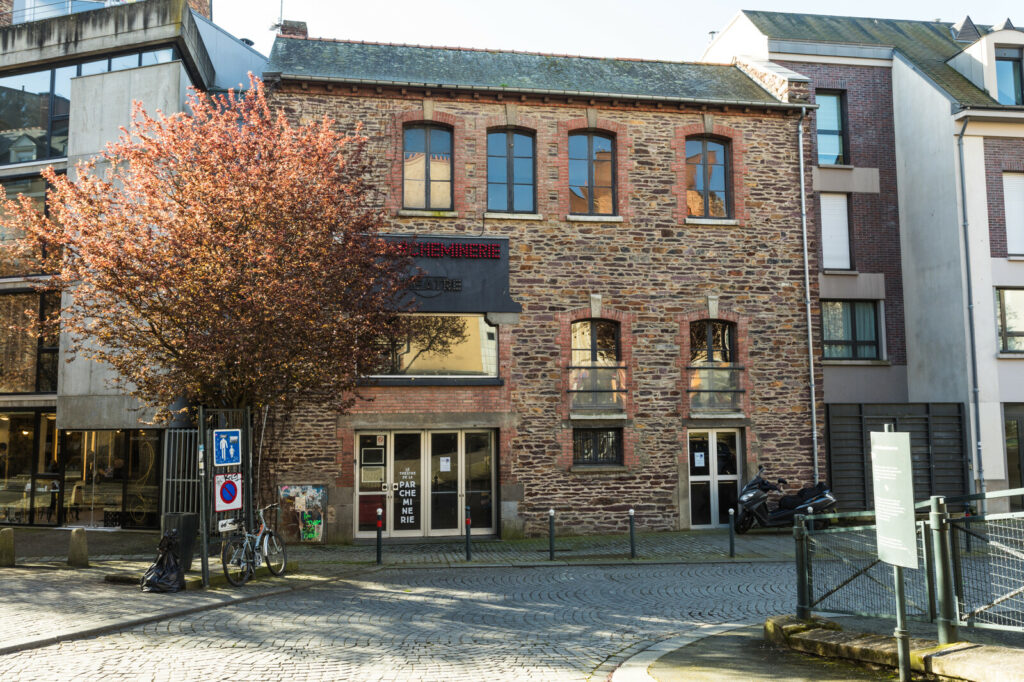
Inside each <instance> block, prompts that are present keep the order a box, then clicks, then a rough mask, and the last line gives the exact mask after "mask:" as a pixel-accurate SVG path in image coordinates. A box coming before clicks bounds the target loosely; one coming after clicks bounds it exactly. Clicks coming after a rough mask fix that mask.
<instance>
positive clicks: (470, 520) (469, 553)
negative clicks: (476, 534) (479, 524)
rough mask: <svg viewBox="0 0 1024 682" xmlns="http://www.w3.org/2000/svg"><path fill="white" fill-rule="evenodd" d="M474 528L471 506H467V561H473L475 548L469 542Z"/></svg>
mask: <svg viewBox="0 0 1024 682" xmlns="http://www.w3.org/2000/svg"><path fill="white" fill-rule="evenodd" d="M472 528H473V517H472V516H471V515H470V513H469V505H468V504H467V505H466V561H472V560H473V546H472V545H471V544H470V542H469V536H470V531H471V530H472Z"/></svg>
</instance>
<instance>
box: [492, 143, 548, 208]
mask: <svg viewBox="0 0 1024 682" xmlns="http://www.w3.org/2000/svg"><path fill="white" fill-rule="evenodd" d="M534 187H535V183H534V143H533V136H532V135H528V134H527V133H524V132H522V131H519V130H500V131H493V132H490V133H487V210H488V211H494V212H500V213H534V212H535V211H536V201H535V198H534V197H535V192H534Z"/></svg>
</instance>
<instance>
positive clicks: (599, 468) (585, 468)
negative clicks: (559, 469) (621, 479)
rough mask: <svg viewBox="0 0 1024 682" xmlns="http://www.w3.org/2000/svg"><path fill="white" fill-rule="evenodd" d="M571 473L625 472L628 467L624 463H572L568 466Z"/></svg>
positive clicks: (627, 470)
mask: <svg viewBox="0 0 1024 682" xmlns="http://www.w3.org/2000/svg"><path fill="white" fill-rule="evenodd" d="M569 473H571V474H627V473H629V469H628V468H627V467H626V466H625V465H624V464H573V465H572V466H571V467H569Z"/></svg>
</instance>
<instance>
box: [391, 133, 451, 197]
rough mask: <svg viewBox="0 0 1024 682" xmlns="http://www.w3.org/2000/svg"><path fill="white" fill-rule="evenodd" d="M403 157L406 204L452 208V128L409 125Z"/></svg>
mask: <svg viewBox="0 0 1024 682" xmlns="http://www.w3.org/2000/svg"><path fill="white" fill-rule="evenodd" d="M402 158H403V164H402V180H403V189H402V205H403V206H404V207H405V208H412V209H424V210H430V211H450V210H452V207H453V204H452V197H453V193H452V131H451V129H449V128H442V127H440V126H436V125H414V126H407V127H406V128H405V135H404V140H403V155H402Z"/></svg>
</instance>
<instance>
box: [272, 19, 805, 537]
mask: <svg viewBox="0 0 1024 682" xmlns="http://www.w3.org/2000/svg"><path fill="white" fill-rule="evenodd" d="M265 77H266V80H267V81H268V82H269V83H270V84H271V87H272V90H273V95H272V101H273V103H274V105H275V106H277V107H280V108H281V109H283V110H284V111H285V112H287V114H288V115H289V116H290V117H291V118H292V119H293V120H295V121H310V120H319V119H320V118H321V117H323V116H328V117H330V118H331V119H334V120H335V121H336V125H337V127H338V128H340V129H343V130H350V129H352V127H353V126H354V125H355V124H356V123H357V122H361V123H362V124H363V125H364V132H365V133H366V134H367V135H368V136H369V137H370V139H371V144H372V147H373V148H374V150H375V154H376V165H375V168H376V171H375V172H376V174H377V178H376V179H377V181H378V183H380V184H381V186H383V187H384V188H385V190H386V192H385V198H384V203H385V208H386V211H387V214H388V217H389V219H390V226H389V228H388V229H389V232H390V233H391V235H392V236H391V238H392V239H394V240H395V241H397V242H400V243H403V244H404V246H403V248H407V249H409V252H410V253H412V254H413V255H414V256H415V257H416V262H417V264H418V265H419V266H420V267H421V268H422V269H423V270H424V271H425V273H426V274H427V276H426V277H425V279H424V281H423V284H422V289H421V290H419V291H417V292H416V293H417V299H418V304H419V307H418V314H422V315H443V316H450V317H458V318H461V322H460V323H459V324H462V325H464V329H465V334H464V340H463V342H462V343H461V344H460V345H459V347H458V348H456V349H455V351H454V352H452V353H451V354H449V355H447V356H440V355H437V354H431V353H430V352H429V348H425V347H424V344H423V342H417V341H414V340H400V341H401V344H400V345H401V351H400V352H399V353H398V355H397V358H396V361H395V363H394V366H393V368H392V371H391V373H389V374H388V375H387V376H377V377H368V378H367V381H366V386H365V387H364V389H363V390H362V391H361V393H362V395H363V397H365V398H368V399H369V400H364V401H360V402H358V403H357V404H356V406H355V408H353V410H352V411H351V413H349V414H347V415H344V416H340V417H339V416H337V415H335V414H334V413H331V412H330V411H328V410H326V409H322V408H320V407H318V406H316V405H306V406H304V407H303V408H302V409H300V410H299V411H298V413H297V414H295V415H294V417H293V419H292V420H291V422H290V424H289V426H288V432H287V434H286V436H285V437H284V438H283V439H282V440H280V441H279V443H278V446H277V448H276V451H275V452H274V453H273V456H272V457H271V462H272V463H271V467H272V470H271V479H272V482H273V483H274V484H277V485H291V484H318V485H323V486H326V488H327V494H328V505H327V507H328V508H327V523H328V537H329V538H330V539H333V540H337V539H347V538H351V537H356V538H358V537H369V536H371V535H372V534H373V532H374V530H375V527H376V510H377V509H378V508H381V509H383V510H384V517H385V520H384V524H385V525H384V528H385V532H386V534H387V535H389V536H396V537H397V536H417V537H419V536H434V535H454V534H459V533H462V532H463V531H464V523H465V521H464V516H465V514H464V513H463V509H464V508H465V507H467V506H468V507H469V510H470V514H471V518H472V525H473V529H474V532H483V533H488V532H490V533H504V534H506V535H509V534H514V533H522V532H525V533H527V534H536V533H538V532H541V531H542V529H546V527H547V519H548V511H549V509H554V510H556V514H557V525H558V527H559V528H563V529H566V530H569V531H571V532H576V533H587V532H598V531H613V530H614V531H621V530H623V529H625V528H626V526H627V523H628V517H627V511H628V510H629V509H630V508H635V510H636V516H637V519H638V525H639V527H640V528H643V529H649V530H669V529H678V528H690V527H694V528H700V527H713V526H718V525H722V524H724V523H725V522H726V520H727V514H726V510H727V508H728V507H730V506H733V505H734V503H735V498H736V494H737V491H738V488H739V486H740V485H741V482H742V481H743V480H744V479H745V478H746V477H749V476H750V475H751V474H752V473H753V472H754V471H756V467H757V465H758V464H764V465H765V466H766V467H767V469H768V472H769V473H770V475H772V476H782V477H786V478H788V479H789V480H790V481H791V483H793V484H796V483H798V482H809V481H811V480H812V479H814V478H815V477H816V476H818V475H819V474H820V473H821V472H819V470H818V460H817V455H816V449H815V448H816V446H817V445H818V439H819V437H820V435H821V433H822V430H823V429H822V425H823V424H822V422H821V419H820V417H821V414H820V413H818V415H817V417H818V423H817V424H816V423H815V416H814V415H815V412H814V410H815V405H814V402H813V400H812V388H811V387H812V382H811V378H812V376H813V374H812V369H811V363H810V358H811V356H812V355H820V352H821V351H820V347H817V346H816V347H815V348H814V349H811V348H809V346H808V344H809V339H811V338H814V339H817V338H819V330H818V319H819V315H818V311H817V310H816V309H815V310H813V311H812V310H810V307H809V306H808V305H806V304H805V300H807V299H810V300H815V301H816V300H817V298H818V293H817V286H818V283H817V279H816V278H812V279H811V280H810V282H809V287H808V285H807V284H805V275H806V272H807V271H806V269H805V268H807V267H809V268H810V272H813V273H816V272H817V271H818V255H817V254H818V248H817V245H816V244H815V243H813V242H812V243H810V245H809V253H808V249H807V245H806V243H805V241H804V239H803V238H802V224H801V198H802V196H801V195H802V186H801V182H800V181H801V177H802V171H801V164H800V150H801V146H800V143H801V141H800V136H799V135H798V131H799V129H800V126H801V125H804V127H805V128H806V127H807V125H808V119H807V118H805V117H804V113H805V109H806V107H807V99H806V97H807V79H806V78H805V77H803V76H800V75H798V74H796V73H794V72H793V71H791V70H789V69H786V68H781V67H778V66H774V65H771V64H768V63H766V62H763V61H762V62H754V61H751V62H749V63H746V62H744V63H737V64H733V65H724V64H693V63H677V62H653V61H638V60H617V59H594V58H584V57H567V56H559V55H544V54H530V53H519V52H497V51H481V50H467V49H458V48H433V47H419V46H408V45H388V44H372V43H360V42H345V41H335V40H326V39H311V38H308V37H307V35H306V30H305V25H304V24H301V23H298V22H285V25H284V27H283V29H282V34H281V35H280V36H279V37H278V39H277V41H276V42H275V44H274V48H273V52H272V55H271V61H270V64H269V65H268V69H267V72H266V74H265ZM808 130H809V129H808ZM808 137H810V135H808ZM810 149H811V148H810V147H809V146H808V147H807V157H806V158H807V160H808V162H809V160H810ZM807 183H808V186H809V183H810V178H809V176H808V178H807ZM805 257H807V259H806V260H805ZM812 313H813V314H812ZM809 324H812V325H813V329H809V328H808V325H809ZM813 373H814V374H817V376H818V378H817V381H816V382H815V383H816V384H817V386H818V389H817V395H814V396H813V397H814V398H816V399H817V400H819V401H820V400H821V397H822V396H821V393H820V385H821V384H820V381H821V377H820V369H814V370H813Z"/></svg>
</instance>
